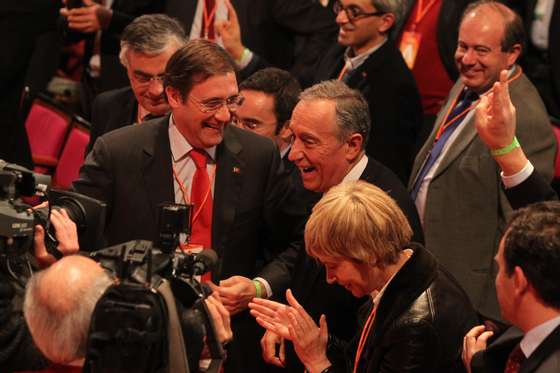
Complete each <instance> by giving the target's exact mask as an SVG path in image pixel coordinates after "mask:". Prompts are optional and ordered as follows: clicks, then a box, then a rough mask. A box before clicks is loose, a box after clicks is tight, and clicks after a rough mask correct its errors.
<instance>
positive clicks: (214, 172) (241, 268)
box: [74, 40, 303, 372]
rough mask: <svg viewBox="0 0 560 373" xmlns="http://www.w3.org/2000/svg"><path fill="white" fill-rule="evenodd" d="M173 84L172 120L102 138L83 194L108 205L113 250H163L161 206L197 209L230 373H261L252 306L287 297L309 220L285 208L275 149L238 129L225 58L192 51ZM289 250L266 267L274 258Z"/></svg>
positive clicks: (180, 55)
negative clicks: (129, 246)
mask: <svg viewBox="0 0 560 373" xmlns="http://www.w3.org/2000/svg"><path fill="white" fill-rule="evenodd" d="M164 79H165V80H164V84H165V91H166V95H167V98H168V102H169V105H170V107H171V112H172V114H171V116H166V117H163V118H161V119H156V120H153V121H149V122H146V123H144V124H143V125H141V126H126V127H124V128H122V129H119V130H116V131H113V132H111V133H108V134H106V135H104V136H102V137H100V138H99V139H98V141H97V142H96V143H95V145H94V148H93V150H92V152H91V153H90V154H89V155H88V157H87V159H86V161H85V164H84V166H83V167H82V169H81V172H80V177H79V179H78V180H77V181H76V182H75V183H74V188H75V189H76V190H77V191H79V192H81V193H84V194H87V195H90V196H92V197H95V198H98V199H101V200H104V201H106V202H107V203H108V206H109V212H108V221H107V227H106V230H105V236H106V238H107V241H108V242H107V243H108V244H116V243H119V242H124V241H128V240H131V239H148V240H153V241H156V240H157V238H158V232H157V214H158V210H157V206H158V204H160V203H162V202H169V201H174V202H178V203H185V202H189V203H194V204H195V207H194V212H193V222H192V232H191V237H190V240H189V242H188V243H189V244H191V245H194V244H197V245H198V246H199V247H200V246H203V247H212V248H213V249H214V250H215V251H216V252H217V254H218V258H219V260H218V264H217V267H216V270H215V271H213V273H212V278H213V280H214V281H216V282H217V281H220V282H219V286H217V287H215V291H217V292H218V294H219V295H220V297H221V299H222V301H223V303H224V305H225V306H226V307H227V309H228V311H230V312H231V313H232V315H233V316H232V329H233V331H234V334H235V340H234V342H233V343H231V344H230V345H228V359H227V362H226V372H258V371H259V369H260V368H259V365H260V364H262V361H260V359H255V355H254V352H255V349H256V348H258V347H257V345H258V340H259V338H260V336H259V334H258V333H259V330H258V329H257V328H256V325H255V323H254V321H253V320H251V318H250V316H249V314H248V312H247V311H246V310H245V309H246V306H247V303H248V302H249V300H250V299H252V298H253V297H255V296H262V297H269V296H271V295H272V294H275V293H281V292H283V290H284V289H285V288H286V286H287V285H288V284H289V282H290V273H289V272H290V271H289V265H288V264H289V263H288V261H287V259H286V257H290V256H291V257H295V256H297V252H298V249H297V247H298V246H297V242H296V240H295V238H297V237H301V228H302V216H303V214H302V215H301V216H300V215H298V214H299V212H300V210H301V209H298V206H297V204H294V205H286V206H284V205H283V204H282V201H283V200H282V198H283V197H284V196H286V195H287V196H289V195H290V191H289V190H287V189H286V188H285V185H286V184H285V183H284V182H283V181H284V178H282V172H281V167H280V164H281V161H280V156H279V153H278V150H277V148H276V147H275V146H274V144H273V143H272V141H271V140H269V139H266V138H264V137H261V136H257V135H255V134H253V133H250V132H248V131H244V130H241V129H239V128H236V127H234V126H231V125H229V123H230V121H231V112H232V111H235V109H236V108H237V107H238V106H239V104H240V101H241V97H240V96H239V91H238V87H237V80H236V77H235V66H234V63H233V61H232V60H231V58H230V57H229V56H228V55H227V53H226V52H225V51H224V50H223V49H221V48H220V47H219V46H217V45H216V44H214V43H211V42H208V41H206V40H194V41H190V42H187V44H186V45H185V46H184V47H183V48H181V49H179V50H178V51H177V52H176V53H175V54H174V55H173V56H172V57H171V59H170V60H169V62H168V64H167V67H166V71H165V78H164ZM201 158H202V160H201ZM201 161H202V162H201ZM204 162H205V163H204ZM284 207H287V208H290V209H289V211H286V213H285V215H283V216H284V217H285V220H284V221H283V224H284V228H283V231H284V232H286V231H289V229H288V227H293V230H291V231H292V232H291V234H290V235H284V236H283V237H277V236H276V235H275V230H274V226H273V224H271V222H275V223H276V222H277V220H276V219H275V215H276V214H280V213H282V212H284ZM296 231H297V232H300V233H299V235H298V234H297V233H294V232H296ZM288 246H289V247H290V249H287V250H285V251H284V252H282V254H279V255H278V256H277V257H275V258H273V259H272V260H270V261H268V262H267V263H266V265H264V266H263V265H262V263H263V256H264V251H265V249H268V250H270V251H271V252H278V251H280V248H286V247H288ZM286 263H288V264H286Z"/></svg>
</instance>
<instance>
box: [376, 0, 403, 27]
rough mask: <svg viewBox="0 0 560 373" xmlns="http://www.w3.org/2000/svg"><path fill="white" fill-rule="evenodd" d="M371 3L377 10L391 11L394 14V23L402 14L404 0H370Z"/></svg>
mask: <svg viewBox="0 0 560 373" xmlns="http://www.w3.org/2000/svg"><path fill="white" fill-rule="evenodd" d="M371 3H372V4H373V6H374V7H375V9H377V11H379V12H385V13H393V15H394V16H395V23H394V25H396V24H397V23H398V22H399V21H400V20H401V19H402V18H403V16H404V2H403V1H402V0H371ZM393 28H394V27H393Z"/></svg>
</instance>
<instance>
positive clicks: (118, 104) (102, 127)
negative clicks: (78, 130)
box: [86, 87, 138, 154]
mask: <svg viewBox="0 0 560 373" xmlns="http://www.w3.org/2000/svg"><path fill="white" fill-rule="evenodd" d="M137 111H138V102H137V101H136V97H134V93H133V92H132V89H131V88H130V87H124V88H119V89H113V90H111V91H107V92H103V93H101V94H100V95H99V96H97V97H96V98H95V100H94V101H93V106H92V110H91V133H90V139H89V144H88V147H87V149H86V154H87V153H89V152H90V151H91V149H93V144H95V140H97V138H98V137H99V136H101V135H103V134H104V133H106V132H110V131H112V130H114V129H117V128H121V127H124V126H128V125H129V124H132V123H135V122H136V114H137Z"/></svg>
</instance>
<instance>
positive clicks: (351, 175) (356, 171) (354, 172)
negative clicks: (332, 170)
mask: <svg viewBox="0 0 560 373" xmlns="http://www.w3.org/2000/svg"><path fill="white" fill-rule="evenodd" d="M367 164H368V157H367V155H365V154H364V155H362V158H361V159H360V160H359V161H358V163H356V164H355V165H354V167H352V169H351V170H350V171H349V172H348V173H347V174H346V176H344V179H342V182H343V183H344V182H346V181H356V180H360V176H362V174H363V173H364V170H365V169H366V166H367Z"/></svg>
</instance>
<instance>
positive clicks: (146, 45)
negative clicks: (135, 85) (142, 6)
mask: <svg viewBox="0 0 560 373" xmlns="http://www.w3.org/2000/svg"><path fill="white" fill-rule="evenodd" d="M186 41H187V36H186V34H185V30H184V28H183V26H182V25H181V23H179V21H177V20H176V19H175V18H171V17H169V16H166V15H165V14H148V15H143V16H140V17H138V18H136V19H135V20H134V21H132V23H130V24H129V25H128V26H126V28H125V29H124V31H123V33H122V36H121V51H120V53H119V59H120V61H121V63H122V64H123V65H124V66H125V67H126V66H127V64H128V60H127V53H128V51H129V50H132V51H134V52H136V53H144V54H148V55H157V54H160V53H162V52H163V51H165V50H166V49H167V48H168V47H171V46H176V47H177V49H179V48H180V47H181V46H182V45H183V44H185V42H186Z"/></svg>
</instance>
